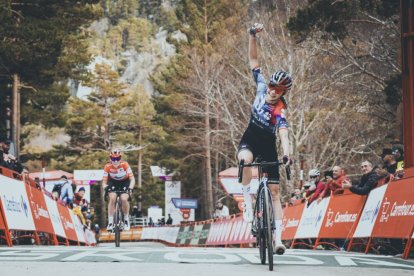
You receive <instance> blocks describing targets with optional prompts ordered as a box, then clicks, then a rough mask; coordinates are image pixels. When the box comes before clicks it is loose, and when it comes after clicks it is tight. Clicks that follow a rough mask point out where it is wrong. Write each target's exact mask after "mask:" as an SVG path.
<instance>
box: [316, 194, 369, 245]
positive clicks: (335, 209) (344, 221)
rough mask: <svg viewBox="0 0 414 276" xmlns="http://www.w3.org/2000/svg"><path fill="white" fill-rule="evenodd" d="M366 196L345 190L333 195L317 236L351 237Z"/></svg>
mask: <svg viewBox="0 0 414 276" xmlns="http://www.w3.org/2000/svg"><path fill="white" fill-rule="evenodd" d="M366 198H367V197H366V196H360V195H356V194H352V193H351V192H349V191H346V192H345V194H342V195H333V196H331V200H330V202H329V205H328V209H327V211H326V214H325V218H324V219H323V222H322V227H321V230H320V232H319V236H318V237H319V238H322V239H323V238H333V239H346V238H349V237H352V236H353V234H354V231H355V229H356V227H357V225H358V221H359V218H360V216H361V212H362V209H363V208H364V203H365V200H366Z"/></svg>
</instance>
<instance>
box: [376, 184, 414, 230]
mask: <svg viewBox="0 0 414 276" xmlns="http://www.w3.org/2000/svg"><path fill="white" fill-rule="evenodd" d="M413 226H414V178H406V179H401V180H397V181H393V182H391V183H389V184H388V188H387V190H386V191H385V194H384V199H383V200H382V203H381V208H380V210H379V214H378V217H377V220H376V221H375V225H374V229H373V230H372V237H373V238H409V237H410V235H411V230H412V229H413Z"/></svg>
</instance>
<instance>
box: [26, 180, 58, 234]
mask: <svg viewBox="0 0 414 276" xmlns="http://www.w3.org/2000/svg"><path fill="white" fill-rule="evenodd" d="M26 192H27V197H28V199H29V203H30V206H31V207H32V215H33V220H34V223H35V227H36V230H37V231H39V232H46V233H50V234H54V233H55V232H54V231H53V225H52V221H51V219H50V214H49V211H48V209H47V205H46V201H45V198H44V196H43V193H42V192H41V191H39V190H38V189H36V188H33V187H32V186H30V185H26Z"/></svg>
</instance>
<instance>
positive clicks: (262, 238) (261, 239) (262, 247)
mask: <svg viewBox="0 0 414 276" xmlns="http://www.w3.org/2000/svg"><path fill="white" fill-rule="evenodd" d="M257 243H258V245H259V252H260V262H261V263H262V264H266V235H265V233H264V232H263V231H260V232H259V233H258V235H257Z"/></svg>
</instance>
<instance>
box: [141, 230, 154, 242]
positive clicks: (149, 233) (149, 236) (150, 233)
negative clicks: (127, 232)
mask: <svg viewBox="0 0 414 276" xmlns="http://www.w3.org/2000/svg"><path fill="white" fill-rule="evenodd" d="M155 229H156V228H154V227H144V228H143V229H142V234H141V240H153V239H155V237H156V232H155V231H156V230H155Z"/></svg>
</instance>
